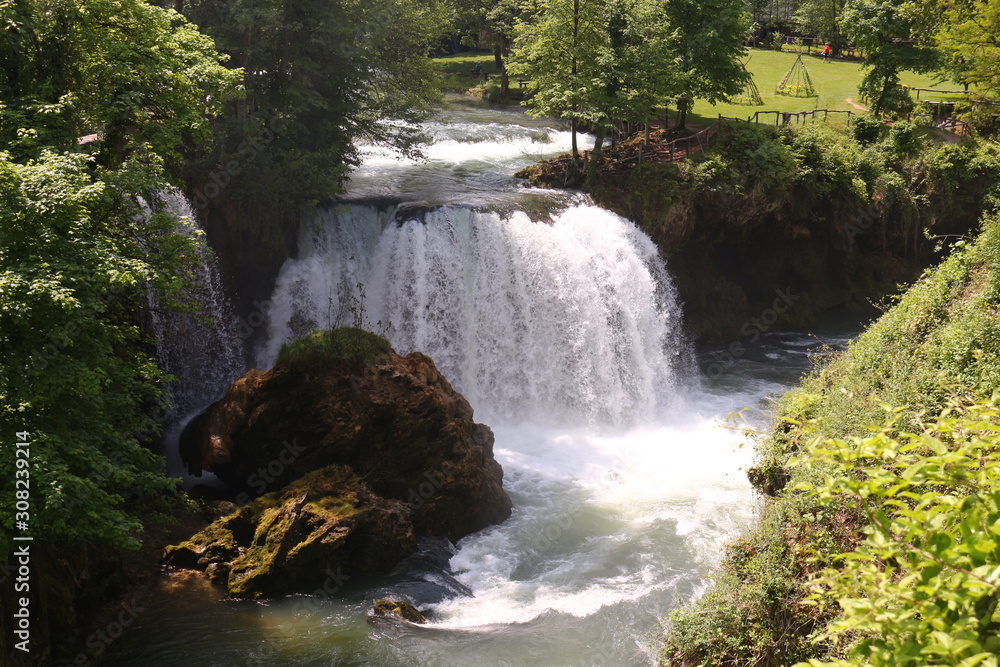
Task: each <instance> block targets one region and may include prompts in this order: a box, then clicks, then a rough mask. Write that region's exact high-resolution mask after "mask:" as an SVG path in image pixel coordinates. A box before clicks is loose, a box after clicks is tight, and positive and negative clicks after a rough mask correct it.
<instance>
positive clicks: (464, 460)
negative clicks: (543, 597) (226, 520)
mask: <svg viewBox="0 0 1000 667" xmlns="http://www.w3.org/2000/svg"><path fill="white" fill-rule="evenodd" d="M180 446H181V454H182V457H183V459H184V461H185V463H186V465H187V466H188V469H189V471H191V472H192V473H193V474H200V472H201V471H202V470H206V471H211V472H213V473H215V474H216V475H218V477H219V478H220V479H222V480H223V481H225V482H226V483H227V484H229V485H230V486H231V487H233V488H236V489H238V490H241V491H242V492H243V493H245V494H247V497H248V498H249V497H253V496H255V495H258V494H260V493H262V492H264V491H267V490H274V489H279V488H281V487H283V486H284V485H286V484H288V483H290V482H292V481H294V480H296V479H298V478H300V477H302V476H303V475H306V474H308V473H309V472H311V471H314V470H317V469H319V468H323V467H325V466H330V465H341V466H348V467H350V468H351V469H352V470H353V471H354V473H355V474H357V475H358V476H359V477H361V478H363V479H364V480H365V483H366V485H367V486H368V487H369V488H370V489H371V490H372V491H373V492H375V493H377V494H379V495H380V496H382V497H384V498H386V499H390V500H396V501H401V502H403V503H407V504H408V505H409V507H410V508H411V510H412V513H411V520H412V523H413V527H414V529H415V530H416V531H417V532H418V533H421V534H429V535H437V536H442V537H447V538H449V539H451V540H452V541H457V540H458V539H460V538H462V537H464V536H465V535H468V534H470V533H472V532H475V531H478V530H481V529H482V528H485V527H487V526H489V525H492V524H495V523H499V522H501V521H503V520H504V519H506V518H507V517H508V516H509V515H510V511H511V502H510V499H509V498H508V496H507V494H506V493H505V492H504V490H503V486H502V479H503V471H502V470H501V468H500V465H499V464H498V463H497V462H496V460H495V459H494V458H493V432H492V431H491V430H490V429H489V427H488V426H485V425H483V424H477V423H475V421H474V420H473V412H472V407H471V406H470V405H469V402H468V401H467V400H466V399H465V398H464V397H463V396H462V395H461V394H460V393H458V392H457V391H455V390H454V389H453V388H452V386H451V384H450V383H449V382H448V381H447V380H446V379H445V378H444V377H443V376H442V375H441V374H440V373H439V372H438V370H437V368H436V367H435V365H434V362H433V361H431V359H430V358H428V357H427V356H425V355H423V354H420V353H412V354H409V355H407V356H405V357H403V356H400V355H398V354H396V353H395V352H394V351H393V350H392V349H391V348H390V347H389V344H388V342H387V341H385V340H384V339H382V338H380V337H378V336H375V335H374V334H371V333H368V332H365V331H362V330H359V329H351V328H345V329H336V330H334V331H321V332H314V333H313V334H311V335H310V336H308V337H306V338H304V339H302V340H300V341H298V342H296V343H293V344H291V345H287V346H285V347H284V348H282V351H281V354H280V355H279V358H278V361H277V363H276V364H275V365H274V367H273V368H272V369H270V370H268V371H258V370H251V371H249V372H247V373H246V374H245V375H244V376H243V377H241V378H239V379H238V380H236V382H234V383H233V385H232V387H231V388H230V389H229V391H228V392H227V393H226V395H225V396H224V397H223V398H222V399H221V400H220V401H218V402H216V403H215V404H213V405H212V406H210V407H209V408H208V409H207V410H206V411H205V412H203V413H202V414H201V415H199V416H198V417H196V418H195V419H194V420H192V422H191V423H190V424H189V425H188V426H187V428H185V430H184V432H183V434H182V436H181V443H180Z"/></svg>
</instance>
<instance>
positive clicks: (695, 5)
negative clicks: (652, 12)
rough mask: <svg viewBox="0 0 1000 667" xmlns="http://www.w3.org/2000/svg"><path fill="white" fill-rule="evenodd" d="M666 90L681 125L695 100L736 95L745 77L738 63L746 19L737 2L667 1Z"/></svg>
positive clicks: (743, 41) (724, 0)
mask: <svg viewBox="0 0 1000 667" xmlns="http://www.w3.org/2000/svg"><path fill="white" fill-rule="evenodd" d="M665 14H666V20H667V22H668V25H669V26H670V33H669V35H668V38H667V40H666V48H667V49H668V52H669V54H670V57H671V61H672V62H671V67H670V79H671V83H670V85H669V91H670V93H671V95H673V96H676V98H677V99H678V107H679V109H680V111H681V118H680V121H679V123H678V124H679V125H680V126H681V127H683V126H684V117H685V115H686V114H685V111H686V109H687V108H688V107H689V106H690V105H691V104H693V102H694V100H695V99H704V100H707V101H708V102H712V103H714V102H717V101H719V100H723V99H725V98H726V97H728V96H730V95H735V94H737V93H738V92H739V91H740V90H741V89H742V88H743V85H744V84H745V83H746V79H747V77H748V76H749V74H747V72H746V70H744V69H743V66H742V64H741V62H742V59H743V57H744V56H745V55H746V47H745V41H746V37H747V34H748V32H749V30H750V26H749V17H748V15H747V13H746V10H745V7H744V5H743V3H742V2H740V0H703V1H700V0H669V1H668V2H667V3H666V5H665Z"/></svg>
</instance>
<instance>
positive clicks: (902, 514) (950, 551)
mask: <svg viewBox="0 0 1000 667" xmlns="http://www.w3.org/2000/svg"><path fill="white" fill-rule="evenodd" d="M998 417H1000V408H998V406H997V397H996V396H994V398H993V399H991V400H990V401H987V402H986V403H983V404H972V405H966V404H964V402H962V401H951V402H949V403H948V405H947V406H946V407H945V409H944V410H943V411H942V412H941V414H940V415H939V416H937V417H936V418H934V419H932V420H930V421H929V423H927V424H926V425H925V426H924V427H923V428H921V429H920V430H919V431H917V432H914V433H909V432H907V433H900V434H898V435H896V434H894V431H895V422H896V418H894V419H892V420H890V422H889V424H888V425H887V426H886V427H884V428H883V429H882V430H880V431H879V432H878V433H877V434H875V435H874V436H872V437H868V438H852V439H850V440H826V441H823V442H819V443H816V444H814V445H812V446H811V447H810V448H809V449H808V450H807V451H806V452H805V453H804V455H803V456H801V457H799V458H797V459H796V460H794V461H793V464H795V463H796V462H798V463H799V464H800V465H805V466H810V467H819V468H821V469H822V472H823V474H824V480H823V481H822V482H821V483H819V484H815V485H813V484H803V485H800V487H799V488H800V490H801V491H803V492H805V493H808V494H809V495H810V496H811V497H813V498H815V499H816V501H817V502H818V504H819V509H818V510H817V512H816V519H815V520H817V521H824V520H826V519H827V518H828V516H829V514H830V513H834V512H837V511H840V508H842V507H845V506H854V507H858V508H860V510H861V511H862V512H863V513H864V516H865V519H866V521H865V528H864V533H865V540H864V542H862V543H861V544H860V545H859V546H858V547H857V548H855V549H853V550H851V551H847V552H843V553H840V554H838V555H836V556H835V560H836V564H835V565H834V566H833V567H828V568H826V569H824V570H823V571H821V572H819V573H818V574H817V575H816V576H815V577H814V579H813V581H812V586H813V589H814V591H815V592H814V594H813V596H812V597H811V600H810V601H811V602H812V603H814V604H817V605H820V606H830V604H831V602H832V601H834V600H835V601H836V603H837V604H838V605H839V606H840V607H841V608H842V610H843V613H842V614H841V615H840V617H839V618H837V619H836V620H835V621H834V622H833V623H832V624H830V626H829V627H828V628H827V629H826V630H825V631H824V632H823V633H822V635H821V636H822V637H823V639H825V640H832V641H839V642H843V643H847V644H849V645H853V647H852V650H851V656H852V657H851V659H850V660H848V661H838V662H835V663H822V662H819V661H816V660H811V661H809V662H808V663H802V664H803V665H807V664H808V665H815V666H818V665H822V664H839V665H874V666H875V667H905V666H907V665H914V666H916V665H969V666H971V665H984V666H993V667H995V666H996V665H997V656H998V654H1000V635H998V631H1000V611H998V607H997V603H998V602H1000V567H997V563H998V562H1000V476H998V474H997V473H998V472H1000V421H998Z"/></svg>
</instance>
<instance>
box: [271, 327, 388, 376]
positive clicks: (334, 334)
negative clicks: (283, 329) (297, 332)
mask: <svg viewBox="0 0 1000 667" xmlns="http://www.w3.org/2000/svg"><path fill="white" fill-rule="evenodd" d="M391 351H392V346H391V345H390V344H389V341H387V340H386V339H385V338H382V337H381V336H377V335H375V334H373V333H371V332H369V331H365V330H364V329H358V328H356V327H341V328H339V329H334V330H332V331H320V330H314V331H313V332H312V333H310V334H309V335H308V336H306V337H305V338H300V339H299V340H297V341H294V342H292V343H286V344H284V345H282V346H281V350H280V351H279V352H278V361H277V363H279V364H287V363H294V362H297V361H302V360H316V359H317V358H319V359H324V360H330V361H341V362H346V363H347V364H348V365H350V366H352V367H357V366H361V365H363V364H366V363H378V362H380V361H383V360H385V359H386V358H388V354H389V352H391Z"/></svg>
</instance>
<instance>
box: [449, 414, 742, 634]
mask: <svg viewBox="0 0 1000 667" xmlns="http://www.w3.org/2000/svg"><path fill="white" fill-rule="evenodd" d="M741 442H742V438H741V437H740V434H738V433H734V432H733V431H732V430H730V429H728V428H725V427H724V426H723V425H722V424H720V423H719V422H718V421H717V420H714V419H712V418H710V417H702V416H699V415H692V416H690V417H689V418H686V419H684V420H683V421H678V422H677V423H675V424H674V425H669V426H659V427H655V428H644V429H640V430H633V431H629V432H626V433H622V434H618V435H597V434H594V433H593V432H588V431H577V432H566V431H554V430H551V429H543V428H537V427H529V426H520V427H514V428H499V429H497V446H496V449H495V452H496V456H497V459H498V460H499V461H500V463H501V465H502V466H503V468H504V471H505V475H506V477H505V487H506V488H507V490H508V492H509V493H510V495H511V497H512V498H513V499H514V502H515V508H516V509H515V514H514V516H513V517H512V518H511V519H509V520H508V521H507V522H506V523H505V524H503V525H501V526H498V527H495V528H493V529H489V530H486V531H483V532H481V533H478V534H476V535H473V536H470V537H468V538H466V539H465V540H463V541H462V542H461V543H460V545H459V546H460V550H459V553H458V554H457V555H456V556H455V557H454V558H453V559H452V563H451V564H452V567H453V568H454V569H455V570H456V571H457V572H458V575H457V577H458V579H459V580H460V581H461V582H462V583H463V584H464V585H466V586H468V587H469V588H470V589H471V590H472V591H473V592H474V594H475V597H474V598H454V599H451V600H447V601H445V602H443V603H441V604H438V605H434V606H433V607H432V608H431V609H432V611H433V612H434V616H433V618H434V619H435V620H434V624H435V625H439V626H441V627H448V628H469V627H477V626H489V625H495V624H509V623H527V622H530V621H532V620H533V619H535V618H537V617H538V616H540V615H542V614H545V613H548V612H558V613H566V614H571V615H573V616H578V617H583V616H588V615H591V614H594V613H596V612H597V611H599V610H600V609H602V608H604V607H608V606H613V605H619V604H623V603H629V602H634V601H637V600H640V599H642V598H645V597H647V596H648V595H650V594H652V593H654V592H656V591H663V590H666V589H670V588H672V587H674V586H676V585H677V584H678V582H680V581H682V580H686V581H689V582H690V581H691V580H692V579H696V578H698V577H700V575H701V574H702V573H703V572H704V571H705V570H706V569H707V568H708V567H710V566H711V565H712V564H713V563H714V562H715V561H716V559H717V557H718V555H719V553H720V551H719V550H720V547H721V544H722V542H723V540H724V539H725V538H726V537H727V536H729V535H732V534H733V533H734V532H735V531H736V530H738V529H739V528H741V527H744V526H745V525H746V524H747V523H748V522H749V521H750V520H751V518H752V512H753V494H752V491H751V488H750V485H749V483H748V482H747V481H746V477H745V474H744V472H743V470H745V468H746V466H747V465H749V464H750V461H751V458H752V452H751V451H750V448H749V447H746V446H742V445H741ZM706 463H708V464H707V465H706Z"/></svg>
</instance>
